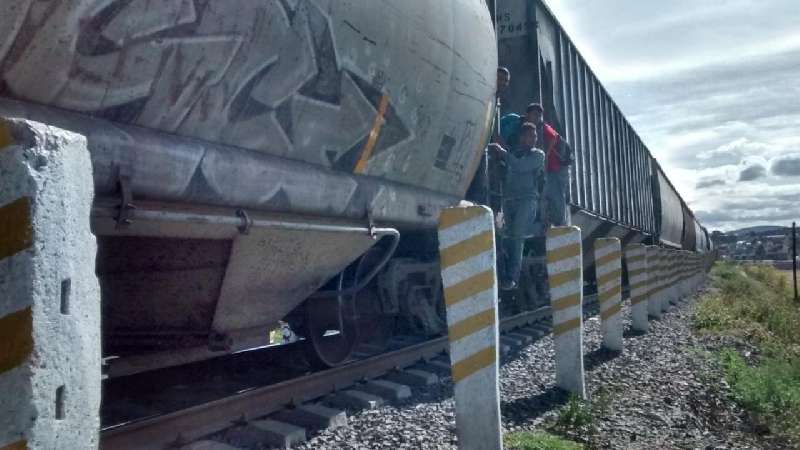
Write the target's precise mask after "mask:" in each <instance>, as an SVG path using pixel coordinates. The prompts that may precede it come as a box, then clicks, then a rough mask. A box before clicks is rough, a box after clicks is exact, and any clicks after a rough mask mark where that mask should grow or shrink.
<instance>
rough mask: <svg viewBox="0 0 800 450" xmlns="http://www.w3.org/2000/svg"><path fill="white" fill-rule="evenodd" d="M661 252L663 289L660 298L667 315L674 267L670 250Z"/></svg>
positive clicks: (664, 249)
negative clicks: (671, 262)
mask: <svg viewBox="0 0 800 450" xmlns="http://www.w3.org/2000/svg"><path fill="white" fill-rule="evenodd" d="M658 252H659V260H660V266H661V276H660V277H659V278H660V279H661V283H660V284H661V289H660V298H661V312H662V313H665V312H667V310H668V309H669V299H670V295H671V292H670V286H672V283H671V269H672V265H671V264H670V259H669V256H670V255H669V250H668V249H666V248H660V249H659V250H658Z"/></svg>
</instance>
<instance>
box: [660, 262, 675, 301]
mask: <svg viewBox="0 0 800 450" xmlns="http://www.w3.org/2000/svg"><path fill="white" fill-rule="evenodd" d="M663 250H664V265H665V271H666V275H665V278H664V302H663V303H662V304H661V305H662V309H663V311H667V310H668V309H669V306H670V304H672V303H674V302H675V251H674V250H672V249H671V248H665V249H663Z"/></svg>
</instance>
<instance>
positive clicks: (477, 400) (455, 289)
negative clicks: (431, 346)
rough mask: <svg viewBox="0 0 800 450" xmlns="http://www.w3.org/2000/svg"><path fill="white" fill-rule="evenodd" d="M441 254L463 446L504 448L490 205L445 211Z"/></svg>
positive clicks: (457, 418) (459, 432) (455, 392)
mask: <svg viewBox="0 0 800 450" xmlns="http://www.w3.org/2000/svg"><path fill="white" fill-rule="evenodd" d="M439 255H440V264H441V270H442V282H443V285H444V300H445V306H446V309H447V327H448V328H447V333H448V337H449V340H450V361H451V365H452V373H453V384H454V385H455V386H454V388H453V391H454V397H455V404H456V428H457V435H458V446H459V448H461V449H502V448H503V444H502V432H501V426H500V420H501V419H500V391H499V386H498V352H497V348H498V336H499V335H498V326H497V325H498V318H497V317H498V316H497V302H498V300H497V269H496V254H495V245H494V219H493V215H492V210H491V209H489V208H487V207H485V206H458V207H453V208H447V209H445V210H444V211H442V214H441V217H440V219H439Z"/></svg>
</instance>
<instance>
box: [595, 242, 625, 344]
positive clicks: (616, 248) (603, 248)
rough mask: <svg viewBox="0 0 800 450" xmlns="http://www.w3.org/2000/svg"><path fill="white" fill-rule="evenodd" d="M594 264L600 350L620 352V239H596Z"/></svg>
mask: <svg viewBox="0 0 800 450" xmlns="http://www.w3.org/2000/svg"><path fill="white" fill-rule="evenodd" d="M594 261H595V266H594V270H595V278H596V280H597V300H598V304H599V306H600V328H601V330H602V335H603V347H605V348H607V349H609V350H612V351H616V352H621V351H622V252H621V244H620V241H619V239H617V238H615V237H611V238H599V239H596V240H595V241H594Z"/></svg>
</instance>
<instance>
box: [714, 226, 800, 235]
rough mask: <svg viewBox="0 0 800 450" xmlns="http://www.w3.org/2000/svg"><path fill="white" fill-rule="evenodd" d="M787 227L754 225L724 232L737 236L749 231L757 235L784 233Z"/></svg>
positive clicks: (746, 233)
mask: <svg viewBox="0 0 800 450" xmlns="http://www.w3.org/2000/svg"><path fill="white" fill-rule="evenodd" d="M789 229H790V228H789V227H784V226H779V225H759V226H756V227H746V228H741V229H739V230H734V231H729V232H728V233H726V234H729V235H730V234H735V235H737V236H746V235H748V234H750V233H755V234H757V235H759V236H763V235H768V234H785V233H786V231H788V230H789Z"/></svg>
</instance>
